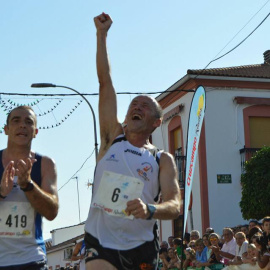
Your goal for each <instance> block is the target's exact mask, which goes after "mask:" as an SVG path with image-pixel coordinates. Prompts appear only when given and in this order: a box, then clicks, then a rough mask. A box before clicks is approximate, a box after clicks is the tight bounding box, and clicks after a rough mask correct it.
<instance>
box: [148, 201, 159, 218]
mask: <svg viewBox="0 0 270 270" xmlns="http://www.w3.org/2000/svg"><path fill="white" fill-rule="evenodd" d="M146 206H147V210H148V211H149V213H150V215H149V217H148V218H147V220H150V219H152V217H153V215H154V214H155V212H156V210H157V208H156V207H155V206H154V205H153V204H149V203H148V204H146Z"/></svg>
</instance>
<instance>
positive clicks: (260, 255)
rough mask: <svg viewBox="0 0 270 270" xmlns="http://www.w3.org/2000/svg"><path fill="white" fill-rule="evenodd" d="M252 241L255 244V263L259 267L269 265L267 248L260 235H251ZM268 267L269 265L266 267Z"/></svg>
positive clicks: (269, 258)
mask: <svg viewBox="0 0 270 270" xmlns="http://www.w3.org/2000/svg"><path fill="white" fill-rule="evenodd" d="M252 242H253V244H254V245H255V246H256V257H257V263H258V265H259V267H260V268H261V269H264V268H266V266H267V265H268V266H270V263H269V262H270V253H269V251H268V249H267V246H266V244H265V242H264V239H263V236H262V235H256V234H255V235H254V236H253V237H252ZM267 268H269V267H267Z"/></svg>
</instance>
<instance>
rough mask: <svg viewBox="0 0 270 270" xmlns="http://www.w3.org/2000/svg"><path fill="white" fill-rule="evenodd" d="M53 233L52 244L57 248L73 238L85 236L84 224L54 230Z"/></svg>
mask: <svg viewBox="0 0 270 270" xmlns="http://www.w3.org/2000/svg"><path fill="white" fill-rule="evenodd" d="M51 233H52V244H53V245H54V246H55V245H57V244H60V243H63V242H64V241H67V240H69V239H71V238H73V237H76V236H78V235H80V234H83V233H84V224H79V225H76V226H71V227H66V228H61V229H56V230H53V231H52V232H51Z"/></svg>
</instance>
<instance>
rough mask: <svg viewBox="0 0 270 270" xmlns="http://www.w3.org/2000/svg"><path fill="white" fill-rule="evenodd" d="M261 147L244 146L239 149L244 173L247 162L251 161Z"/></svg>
mask: <svg viewBox="0 0 270 270" xmlns="http://www.w3.org/2000/svg"><path fill="white" fill-rule="evenodd" d="M260 149H261V148H246V147H244V148H242V149H240V150H239V152H240V155H241V171H242V173H244V172H245V162H246V161H249V160H250V159H251V158H252V157H253V156H254V155H255V154H256V152H257V151H258V150H260Z"/></svg>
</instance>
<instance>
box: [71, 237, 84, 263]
mask: <svg viewBox="0 0 270 270" xmlns="http://www.w3.org/2000/svg"><path fill="white" fill-rule="evenodd" d="M82 243H83V242H82V241H81V242H79V243H77V244H76V246H75V248H74V250H73V252H72V256H71V260H72V261H78V260H80V259H82V258H83V257H84V255H78V254H79V252H80V249H81V247H82Z"/></svg>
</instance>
